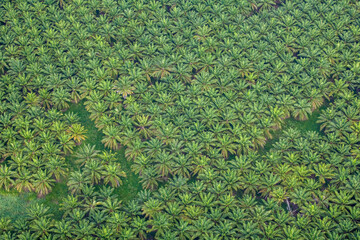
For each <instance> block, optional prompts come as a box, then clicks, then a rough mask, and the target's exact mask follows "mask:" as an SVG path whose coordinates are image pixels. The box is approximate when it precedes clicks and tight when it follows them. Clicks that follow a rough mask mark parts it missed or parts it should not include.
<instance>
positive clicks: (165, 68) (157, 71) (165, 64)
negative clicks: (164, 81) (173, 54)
mask: <svg viewBox="0 0 360 240" xmlns="http://www.w3.org/2000/svg"><path fill="white" fill-rule="evenodd" d="M172 65H173V63H172V62H171V61H170V60H169V59H168V58H165V57H163V58H161V59H157V60H156V63H155V68H154V69H153V72H152V73H151V74H152V76H154V77H157V78H163V77H166V76H168V75H169V74H170V73H171V72H173V71H174V70H173V67H172Z"/></svg>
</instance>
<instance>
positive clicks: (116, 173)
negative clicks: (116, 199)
mask: <svg viewBox="0 0 360 240" xmlns="http://www.w3.org/2000/svg"><path fill="white" fill-rule="evenodd" d="M102 176H103V180H104V183H105V184H108V183H110V185H111V186H112V187H119V186H120V185H122V180H121V178H120V177H126V173H125V172H124V171H122V169H121V165H120V164H118V163H110V164H109V165H105V167H104V170H103V171H102Z"/></svg>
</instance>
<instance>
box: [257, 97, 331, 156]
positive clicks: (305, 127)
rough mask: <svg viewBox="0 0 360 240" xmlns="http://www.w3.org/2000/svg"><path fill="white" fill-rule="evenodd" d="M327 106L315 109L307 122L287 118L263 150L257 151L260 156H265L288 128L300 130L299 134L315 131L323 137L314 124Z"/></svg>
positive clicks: (318, 126) (318, 127)
mask: <svg viewBox="0 0 360 240" xmlns="http://www.w3.org/2000/svg"><path fill="white" fill-rule="evenodd" d="M327 106H328V103H325V104H324V105H323V106H321V107H320V108H318V109H316V110H315V111H314V112H313V113H312V114H311V115H310V116H309V119H308V120H305V121H300V120H296V119H294V118H288V119H286V120H285V121H284V124H283V126H282V128H281V129H279V130H277V131H275V132H273V133H272V137H273V138H272V139H268V140H267V142H266V144H265V146H264V148H261V149H259V153H260V154H265V153H266V152H268V151H270V149H271V148H272V146H273V144H274V143H276V142H278V141H279V139H280V137H282V136H283V135H284V131H286V130H287V129H289V128H295V129H298V130H300V131H301V132H306V131H315V132H318V133H319V134H320V135H323V132H321V131H320V125H321V124H319V123H316V121H317V120H318V118H319V116H320V113H321V110H323V109H325V108H326V107H327Z"/></svg>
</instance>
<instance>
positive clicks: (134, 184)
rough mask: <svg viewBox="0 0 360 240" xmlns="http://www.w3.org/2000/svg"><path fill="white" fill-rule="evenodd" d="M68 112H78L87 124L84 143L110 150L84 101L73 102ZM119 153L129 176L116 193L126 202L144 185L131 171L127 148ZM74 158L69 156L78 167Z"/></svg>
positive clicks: (122, 165) (71, 162)
mask: <svg viewBox="0 0 360 240" xmlns="http://www.w3.org/2000/svg"><path fill="white" fill-rule="evenodd" d="M67 112H74V113H76V114H77V115H78V116H79V117H80V119H81V124H82V125H83V126H85V128H86V130H87V133H86V135H87V138H86V139H85V140H84V141H83V144H90V145H95V146H96V149H98V150H100V151H103V150H108V149H105V147H104V144H102V143H101V140H102V139H103V137H104V134H103V133H102V132H101V131H99V130H98V129H97V128H96V127H95V124H94V122H93V121H92V120H91V119H90V113H89V112H88V111H86V109H85V106H84V105H83V103H82V102H80V103H79V104H72V105H71V107H70V108H69V109H68V110H67ZM117 153H118V161H119V163H120V164H121V167H122V169H123V171H125V173H126V176H127V177H126V178H125V179H123V185H121V186H120V187H118V188H116V189H115V193H116V194H117V195H118V197H119V199H121V200H122V201H123V202H125V201H128V200H131V199H133V198H134V197H135V196H136V195H137V193H138V192H139V191H140V190H141V189H142V187H141V184H140V183H139V177H138V176H137V175H136V174H135V173H133V172H132V171H131V162H129V161H128V160H127V159H126V158H125V148H121V149H120V150H118V151H117ZM73 160H74V159H73V158H72V157H70V158H69V163H70V166H74V167H76V165H74V161H73Z"/></svg>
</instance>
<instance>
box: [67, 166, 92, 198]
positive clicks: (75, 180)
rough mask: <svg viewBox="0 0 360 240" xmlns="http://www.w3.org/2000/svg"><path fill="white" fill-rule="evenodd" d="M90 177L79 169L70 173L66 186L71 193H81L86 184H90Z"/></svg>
mask: <svg viewBox="0 0 360 240" xmlns="http://www.w3.org/2000/svg"><path fill="white" fill-rule="evenodd" d="M90 182H91V181H90V177H89V176H88V175H86V174H85V173H82V172H81V171H74V172H72V173H70V176H69V180H68V182H67V186H68V187H69V190H70V191H71V193H72V194H75V193H81V192H82V191H83V189H84V187H85V186H86V185H87V184H90Z"/></svg>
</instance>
